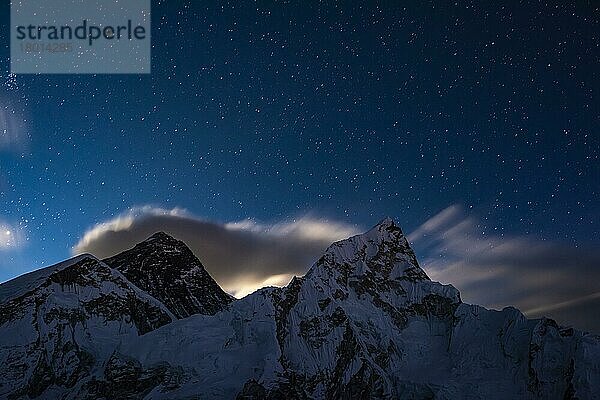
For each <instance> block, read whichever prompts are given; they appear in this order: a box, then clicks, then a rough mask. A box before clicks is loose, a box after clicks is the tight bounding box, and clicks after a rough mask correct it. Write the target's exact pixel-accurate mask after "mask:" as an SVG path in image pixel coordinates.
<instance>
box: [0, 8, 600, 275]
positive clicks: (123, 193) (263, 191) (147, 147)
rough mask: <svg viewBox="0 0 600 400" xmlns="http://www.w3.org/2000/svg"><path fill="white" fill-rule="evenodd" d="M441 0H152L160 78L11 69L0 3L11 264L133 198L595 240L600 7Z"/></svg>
mask: <svg viewBox="0 0 600 400" xmlns="http://www.w3.org/2000/svg"><path fill="white" fill-rule="evenodd" d="M361 3H362V2H361ZM439 3H440V4H434V3H433V2H411V3H409V4H405V5H403V4H402V3H401V2H395V1H394V2H392V1H390V2H381V3H379V2H368V3H365V4H363V5H362V6H361V5H359V2H345V3H344V4H342V3H337V2H325V3H321V4H320V5H318V6H317V5H310V4H308V3H306V2H295V3H287V2H279V3H277V4H270V3H267V2H232V3H231V4H226V3H218V4H217V3H215V4H211V5H208V6H207V4H206V2H199V1H197V2H196V1H168V2H155V3H153V9H152V42H153V50H152V51H153V54H152V74H151V75H138V76H136V75H130V76H117V75H98V76H87V75H40V76H32V75H19V76H16V77H11V76H9V47H8V44H7V43H8V42H9V40H8V39H9V37H8V35H9V30H8V23H9V20H8V15H9V6H8V4H2V5H1V6H0V15H2V17H1V19H0V21H1V23H2V29H1V32H0V35H1V38H2V43H4V46H2V48H1V49H0V51H1V52H2V54H1V60H2V71H3V75H2V77H1V81H0V82H1V83H2V84H3V85H2V89H0V111H1V113H2V119H1V121H0V122H2V124H4V126H5V128H4V129H6V127H8V128H9V129H12V130H14V131H15V133H14V137H15V138H16V139H14V140H12V141H10V143H9V144H6V143H5V144H4V146H3V145H2V141H0V224H4V225H3V226H6V227H9V228H8V229H10V230H11V231H13V230H14V231H17V230H18V231H19V232H20V234H21V236H22V238H21V245H19V246H8V247H7V248H5V249H2V248H1V247H0V256H1V258H0V281H3V280H6V279H8V278H10V277H13V276H15V275H17V274H20V273H22V272H24V271H28V270H31V269H34V268H38V267H41V266H43V265H47V264H49V263H52V262H55V261H59V260H62V259H64V258H67V257H68V256H69V255H70V251H71V248H72V246H74V245H75V244H76V243H77V242H78V240H79V239H80V238H81V237H82V235H83V234H84V233H85V231H86V230H87V229H89V228H91V227H92V226H94V225H95V224H97V223H100V222H103V221H106V220H109V219H111V218H113V217H114V216H116V215H118V214H120V213H122V212H125V211H126V210H127V209H129V208H131V207H134V206H141V205H154V206H160V207H164V208H174V207H181V208H185V209H187V210H188V211H189V212H190V213H192V214H194V215H197V216H201V217H204V218H207V219H210V220H215V221H221V222H228V221H237V220H241V219H245V218H254V219H257V220H260V221H265V222H274V221H279V220H283V219H289V218H294V217H300V216H303V215H306V214H307V213H308V214H311V215H314V216H319V217H326V218H328V219H331V220H337V221H343V222H345V223H348V224H356V225H357V226H359V227H368V226H370V225H373V224H374V223H376V222H377V221H378V220H379V219H381V218H382V217H383V216H386V215H390V216H392V217H394V218H396V219H397V220H398V221H399V223H400V224H401V225H402V226H403V228H404V230H405V231H407V232H411V231H413V230H415V229H417V228H418V227H419V226H420V225H421V224H422V223H423V222H425V221H426V220H428V219H429V218H430V217H431V216H433V215H435V214H436V213H438V212H440V211H441V210H443V209H445V208H446V207H448V206H451V205H453V204H459V205H462V206H463V207H464V209H465V210H466V212H467V213H469V214H470V215H474V216H476V217H477V220H478V221H480V225H478V229H480V230H481V231H482V232H494V233H495V234H496V235H499V236H502V235H520V236H531V237H535V238H536V239H537V240H547V241H560V242H561V243H567V244H568V245H572V246H590V245H591V246H597V245H598V238H599V237H600V235H599V233H600V232H599V224H598V220H599V219H600V201H599V200H600V199H599V197H600V196H599V195H600V193H599V190H600V189H599V183H598V182H599V179H600V169H599V144H600V143H599V142H600V139H599V137H600V134H599V133H598V129H599V126H600V123H599V122H600V118H599V115H600V112H599V111H600V109H599V104H600V102H599V100H598V96H599V90H600V87H599V86H600V81H599V79H598V78H599V77H598V71H600V68H599V66H600V63H599V57H600V49H599V47H598V46H599V45H598V43H600V42H599V39H600V37H599V36H600V28H599V18H600V17H599V15H600V14H599V9H598V5H597V4H594V2H588V3H586V2H573V3H575V4H564V3H563V2H555V3H553V4H550V5H548V4H544V3H538V2H520V3H518V2H513V1H511V2H496V1H494V2H492V1H486V2H483V3H482V2H475V3H471V2H457V3H455V4H450V3H447V2H439ZM0 134H1V132H0ZM0 233H1V232H0Z"/></svg>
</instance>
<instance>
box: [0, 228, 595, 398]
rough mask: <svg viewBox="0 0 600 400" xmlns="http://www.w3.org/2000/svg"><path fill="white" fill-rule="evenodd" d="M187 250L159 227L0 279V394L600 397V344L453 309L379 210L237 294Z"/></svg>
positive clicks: (492, 314)
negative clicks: (320, 250)
mask: <svg viewBox="0 0 600 400" xmlns="http://www.w3.org/2000/svg"><path fill="white" fill-rule="evenodd" d="M190 253H191V251H190V250H189V249H188V248H187V246H185V244H183V243H182V242H180V241H178V240H176V239H174V238H172V237H170V236H169V235H167V234H165V233H156V234H154V235H152V236H151V237H150V238H148V239H147V240H145V241H144V242H142V243H140V244H138V245H137V246H135V247H134V248H132V249H130V250H127V251H125V252H122V253H120V254H119V255H117V256H114V257H111V258H108V259H106V260H104V261H101V260H98V259H97V258H95V257H93V256H89V255H82V256H78V257H75V258H73V259H71V260H70V261H66V262H64V263H61V264H57V265H55V266H51V267H47V268H45V269H43V270H38V271H34V272H33V273H30V274H26V275H23V276H22V277H20V278H21V279H19V278H16V279H13V280H11V281H9V282H6V283H4V284H2V285H0V309H1V310H3V313H2V314H0V315H3V317H0V362H1V363H2V364H1V365H2V367H1V368H0V398H10V399H21V398H23V399H26V398H52V397H60V398H65V399H79V398H84V399H85V398H90V399H91V398H106V399H112V398H115V399H116V398H131V399H138V398H139V399H180V398H198V396H201V397H202V398H239V399H262V398H270V399H284V398H285V399H342V398H381V399H392V398H394V399H395V398H397V399H425V398H434V399H463V398H464V399H473V398H475V399H478V398H489V399H500V398H502V399H504V398H522V399H569V398H570V399H575V398H579V399H595V398H598V397H597V396H598V393H600V337H598V336H596V335H592V334H587V333H584V332H580V331H577V330H575V329H573V328H564V327H560V326H559V325H558V324H557V323H556V322H554V321H552V320H550V319H540V320H528V319H527V318H525V316H524V315H523V314H522V313H521V312H520V311H519V310H517V309H515V308H513V307H507V308H504V309H503V310H501V311H495V310H487V309H485V308H483V307H480V306H477V305H469V304H465V303H463V302H462V300H461V298H460V293H459V291H458V290H457V289H456V288H454V287H453V286H452V285H442V284H440V283H437V282H433V281H431V279H430V278H429V277H428V276H427V274H426V273H425V271H423V270H422V269H421V267H420V266H419V265H418V262H417V259H416V257H415V254H414V252H413V251H412V249H411V248H410V245H409V243H408V241H407V240H406V237H405V236H404V235H403V233H402V230H401V229H400V227H399V226H398V225H396V224H395V222H394V221H393V220H391V219H389V218H386V219H383V220H382V221H381V222H380V223H379V224H377V225H376V226H375V227H373V228H372V229H371V230H369V231H367V232H366V233H364V234H361V235H356V236H353V237H351V238H348V239H345V240H342V241H338V242H336V243H333V244H332V245H331V246H330V247H329V248H328V249H327V250H326V251H325V252H324V254H323V256H322V257H321V258H319V260H318V261H317V262H316V263H315V264H314V265H313V266H312V267H311V268H310V269H309V271H308V272H307V273H306V274H305V275H304V276H303V277H294V279H292V281H291V282H290V283H289V284H288V285H287V286H285V287H281V288H277V287H270V288H263V289H259V290H258V291H256V292H254V293H252V294H250V295H248V296H246V297H244V298H242V299H239V300H235V299H232V298H231V296H229V295H226V296H223V295H222V294H221V292H222V289H220V287H218V285H217V284H216V282H214V280H212V277H210V275H209V274H208V273H207V272H206V271H205V270H204V267H203V266H202V264H201V262H200V261H199V260H198V259H197V258H196V257H195V256H194V255H193V254H191V256H190ZM39 271H42V272H39ZM208 279H210V280H208ZM211 281H212V282H214V285H216V286H217V288H218V290H216V289H215V288H214V286H213V283H211ZM182 285H183V286H182ZM188 285H189V286H188ZM32 288H33V289H32ZM219 290H220V291H221V292H219ZM19 291H21V292H20V296H19ZM205 292H208V295H207V293H205ZM223 293H224V292H223ZM16 298H21V299H22V300H20V301H21V302H20V303H15V302H14V300H15V299H16Z"/></svg>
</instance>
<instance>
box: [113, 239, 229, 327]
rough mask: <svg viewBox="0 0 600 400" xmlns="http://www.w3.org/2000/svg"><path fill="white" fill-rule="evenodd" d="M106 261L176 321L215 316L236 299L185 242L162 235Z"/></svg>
mask: <svg viewBox="0 0 600 400" xmlns="http://www.w3.org/2000/svg"><path fill="white" fill-rule="evenodd" d="M104 262H105V263H106V264H108V265H110V266H111V267H112V268H115V269H117V270H119V271H120V272H121V273H122V274H123V275H125V276H126V277H127V279H128V280H129V281H130V282H132V283H133V284H135V285H136V286H137V287H139V288H140V289H142V290H144V291H146V292H148V293H149V294H150V295H151V296H153V297H154V298H156V299H158V300H160V301H161V302H162V303H163V304H164V305H165V306H167V308H168V309H169V310H170V311H171V312H172V313H173V314H174V315H175V316H176V317H177V318H185V317H189V316H190V315H193V314H207V315H213V314H215V313H217V312H219V311H221V310H223V309H224V308H226V307H227V305H228V304H229V303H231V302H232V301H233V300H234V298H233V297H231V296H230V295H228V294H227V293H225V292H224V291H223V289H221V287H220V286H219V285H218V284H217V283H216V282H215V281H214V279H213V278H212V277H211V276H210V275H209V274H208V272H206V270H205V269H204V266H203V265H202V263H201V262H200V260H198V258H197V257H196V256H195V255H194V253H192V251H191V250H190V249H189V248H188V247H187V246H186V245H185V244H184V243H183V242H181V241H179V240H176V239H174V238H172V237H171V236H169V235H167V234H165V233H162V232H159V233H156V234H155V235H153V236H152V237H150V238H149V239H148V240H146V241H144V242H142V243H140V244H138V245H137V246H135V247H134V248H133V249H131V250H127V251H124V252H123V253H120V254H118V255H116V256H114V257H111V258H108V259H106V260H104Z"/></svg>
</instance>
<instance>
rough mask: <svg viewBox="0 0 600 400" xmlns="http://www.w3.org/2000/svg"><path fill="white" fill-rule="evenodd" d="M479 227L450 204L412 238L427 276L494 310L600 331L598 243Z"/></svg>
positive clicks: (599, 262) (422, 226) (457, 207)
mask: <svg viewBox="0 0 600 400" xmlns="http://www.w3.org/2000/svg"><path fill="white" fill-rule="evenodd" d="M480 226H481V225H480V224H479V223H478V220H477V219H476V218H475V217H473V216H470V215H467V213H466V212H465V211H464V210H463V209H462V207H460V206H459V205H452V206H450V207H448V208H446V209H444V210H442V211H441V212H440V213H438V214H437V215H435V216H433V217H432V218H430V219H429V220H428V221H426V222H425V223H424V224H422V225H421V226H420V227H419V228H417V229H416V230H415V231H414V232H413V233H411V234H410V235H408V238H409V240H410V241H411V242H412V243H413V245H414V247H415V250H416V252H417V255H420V256H424V258H422V261H421V265H422V266H423V268H424V269H425V270H426V271H427V273H428V274H429V276H430V277H431V278H432V279H433V280H436V281H440V282H443V283H451V284H453V285H454V286H456V287H457V288H458V289H460V291H461V294H462V297H463V299H464V300H465V301H467V302H472V303H477V304H482V305H485V306H488V307H492V308H502V307H504V306H507V305H513V306H516V307H518V308H520V309H521V310H523V311H525V312H526V313H527V314H528V315H530V316H534V317H538V316H541V315H544V314H546V315H549V316H551V317H555V318H557V319H558V320H559V321H561V322H563V323H572V324H574V325H576V326H578V327H582V328H585V329H590V330H594V331H598V332H600V321H599V320H598V318H595V317H594V316H597V315H599V314H598V313H599V312H600V308H598V304H597V303H599V301H597V300H598V296H597V293H598V282H599V281H600V250H599V249H598V247H597V246H596V247H593V248H577V247H575V246H573V245H571V244H570V243H565V242H552V243H550V242H546V241H540V240H536V239H534V238H532V237H525V236H500V235H494V234H491V235H490V234H488V233H486V232H483V231H482V230H481V228H480ZM584 303H585V306H582V305H584ZM574 306H578V307H577V310H576V311H575V308H573V307H574ZM569 310H570V311H571V312H568V311H569Z"/></svg>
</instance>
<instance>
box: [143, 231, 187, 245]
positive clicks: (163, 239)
mask: <svg viewBox="0 0 600 400" xmlns="http://www.w3.org/2000/svg"><path fill="white" fill-rule="evenodd" d="M152 242H159V243H168V244H178V243H181V244H183V242H181V241H180V240H177V239H175V238H174V237H173V236H171V235H169V234H168V233H166V232H162V231H160V232H156V233H155V234H153V235H152V236H150V237H149V238H148V239H146V240H144V241H143V242H142V243H152Z"/></svg>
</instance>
